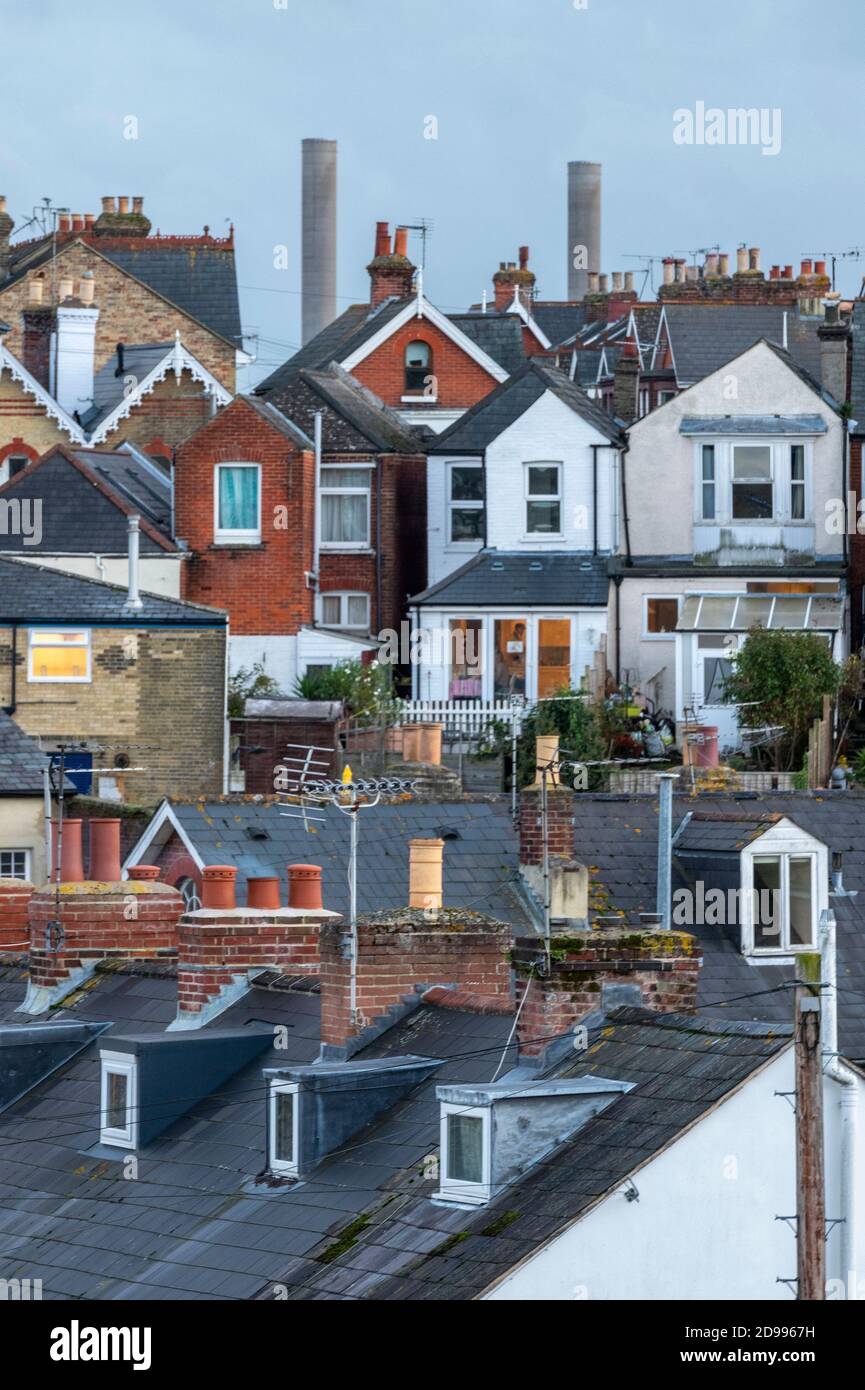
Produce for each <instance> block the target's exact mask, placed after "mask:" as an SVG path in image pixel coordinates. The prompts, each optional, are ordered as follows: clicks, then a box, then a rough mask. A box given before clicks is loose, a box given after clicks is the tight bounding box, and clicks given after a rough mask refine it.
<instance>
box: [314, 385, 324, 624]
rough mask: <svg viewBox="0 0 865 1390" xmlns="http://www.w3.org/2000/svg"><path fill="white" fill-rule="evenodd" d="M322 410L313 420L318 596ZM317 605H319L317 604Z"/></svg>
mask: <svg viewBox="0 0 865 1390" xmlns="http://www.w3.org/2000/svg"><path fill="white" fill-rule="evenodd" d="M321 418H322V417H321V411H320V410H317V411H316V412H315V416H314V421H313V435H312V437H313V443H314V448H315V505H314V506H313V509H312V575H313V580H314V583H315V591H316V597H317V596H318V589H319V583H318V564H319V553H320V551H321ZM316 607H317V605H316ZM316 622H318V614H317V613H316V614H315V616H314V618H313V626H315V624H316Z"/></svg>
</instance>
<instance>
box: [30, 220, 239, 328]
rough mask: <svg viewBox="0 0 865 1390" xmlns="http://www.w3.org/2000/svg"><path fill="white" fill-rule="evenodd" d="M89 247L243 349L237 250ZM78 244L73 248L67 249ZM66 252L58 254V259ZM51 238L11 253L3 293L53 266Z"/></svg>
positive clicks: (149, 244) (149, 240) (201, 242)
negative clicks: (23, 278) (41, 268)
mask: <svg viewBox="0 0 865 1390" xmlns="http://www.w3.org/2000/svg"><path fill="white" fill-rule="evenodd" d="M84 240H86V244H87V245H88V246H90V247H91V248H92V249H93V250H95V251H96V252H97V253H98V254H99V255H100V256H104V257H105V259H106V260H108V261H111V262H112V263H113V264H114V265H116V266H118V267H119V269H120V270H123V271H125V272H126V273H127V274H128V275H132V276H134V277H135V279H136V280H139V281H140V282H141V283H142V284H143V285H147V286H148V287H149V288H150V289H152V290H155V292H156V293H157V294H159V295H161V296H162V298H163V299H167V300H169V301H170V302H171V303H172V304H174V305H176V306H177V308H178V309H182V310H183V312H184V313H185V314H188V315H189V317H190V318H193V319H195V320H196V322H198V323H201V324H203V325H204V327H205V328H209V329H210V330H211V331H212V332H213V333H218V334H219V335H220V337H223V338H226V339H228V341H229V342H230V343H233V344H234V345H235V347H238V348H242V347H243V336H242V330H241V323H240V298H239V295H238V289H237V269H236V266H235V259H234V247H233V246H225V245H208V242H207V241H206V240H205V239H204V238H203V237H190V238H188V239H187V238H184V241H183V242H182V243H180V242H179V241H175V240H172V238H170V237H165V238H162V237H140V238H130V239H129V240H128V242H127V244H126V245H125V246H124V245H120V246H118V244H117V239H115V238H113V237H109V238H104V237H96V238H93V239H89V238H86V239H84ZM67 244H74V243H67ZM64 249H65V247H61V248H60V253H61V254H62V251H63V250H64ZM51 255H52V238H51V237H50V236H49V237H46V238H45V240H44V241H43V242H41V243H40V242H36V243H34V242H26V243H18V244H17V245H15V246H13V247H12V263H11V267H10V272H11V273H10V277H9V279H8V280H6V281H5V282H4V286H3V288H4V289H5V288H6V287H7V286H8V285H10V284H12V283H14V281H15V280H17V279H20V278H21V276H23V275H26V274H28V272H29V271H31V270H36V269H37V268H38V267H39V266H40V265H43V264H45V263H46V262H47V261H50V260H51Z"/></svg>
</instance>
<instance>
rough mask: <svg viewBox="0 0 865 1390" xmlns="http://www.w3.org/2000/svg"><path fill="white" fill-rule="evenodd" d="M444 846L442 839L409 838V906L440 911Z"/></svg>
mask: <svg viewBox="0 0 865 1390" xmlns="http://www.w3.org/2000/svg"><path fill="white" fill-rule="evenodd" d="M444 847H445V842H444V840H409V842H408V848H409V870H408V905H409V907H419V908H422V909H424V910H425V911H432V912H440V911H441V906H442V857H443V854H444Z"/></svg>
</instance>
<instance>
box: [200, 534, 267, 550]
mask: <svg viewBox="0 0 865 1390" xmlns="http://www.w3.org/2000/svg"><path fill="white" fill-rule="evenodd" d="M207 548H208V550H266V549H267V543H266V542H265V541H263V540H262V539H261V537H259V538H258V540H252V539H250V540H246V541H245V540H227V539H226V538H224V537H222V536H216V537H214V539H213V540H212V541H211V543H210V545H209V546H208V547H207Z"/></svg>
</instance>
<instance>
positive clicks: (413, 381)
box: [405, 340, 432, 392]
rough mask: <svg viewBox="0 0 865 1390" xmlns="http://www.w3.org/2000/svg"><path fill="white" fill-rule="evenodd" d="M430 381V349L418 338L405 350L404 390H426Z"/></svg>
mask: <svg viewBox="0 0 865 1390" xmlns="http://www.w3.org/2000/svg"><path fill="white" fill-rule="evenodd" d="M431 383H432V349H431V348H430V345H429V343H425V342H423V341H421V340H418V341H417V342H414V343H409V345H408V347H407V348H406V350H405V389H406V391H412V392H414V391H426V390H427V389H428V387H429V386H430V385H431Z"/></svg>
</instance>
